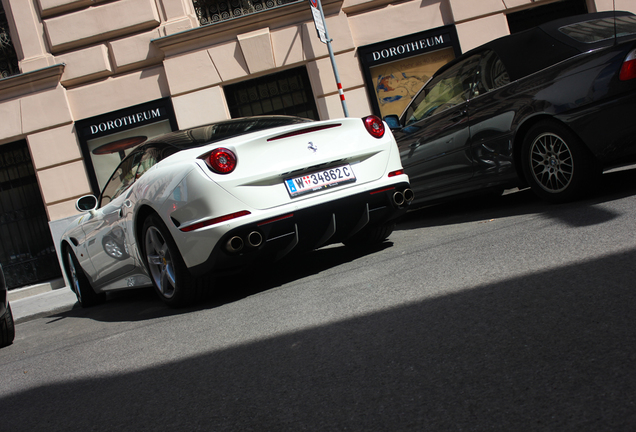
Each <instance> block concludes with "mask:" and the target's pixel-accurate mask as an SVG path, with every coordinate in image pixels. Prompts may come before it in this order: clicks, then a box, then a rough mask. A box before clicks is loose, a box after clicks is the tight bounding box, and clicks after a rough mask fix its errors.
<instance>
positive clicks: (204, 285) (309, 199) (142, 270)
mask: <svg viewBox="0 0 636 432" xmlns="http://www.w3.org/2000/svg"><path fill="white" fill-rule="evenodd" d="M408 181H409V180H408V177H407V176H406V175H405V174H404V171H403V169H402V165H401V162H400V155H399V153H398V149H397V146H396V143H395V140H394V138H393V135H392V134H391V132H390V131H389V129H388V128H387V127H386V125H385V124H384V123H383V122H382V120H380V119H379V118H377V117H375V116H370V117H366V118H363V119H360V118H346V119H338V120H329V121H311V120H307V119H301V118H297V117H283V116H268V117H253V118H243V119H234V120H228V121H223V122H220V123H215V124H210V125H206V126H201V127H197V128H193V129H188V130H183V131H178V132H173V133H169V134H166V135H162V136H159V137H156V138H153V139H150V140H147V141H145V142H144V143H142V144H140V145H139V146H138V147H137V148H135V149H134V150H133V151H132V152H131V153H130V154H129V155H128V156H126V158H125V159H123V160H122V162H121V164H120V165H119V167H118V168H117V169H116V170H115V172H114V173H113V175H112V177H111V178H110V180H109V181H108V183H107V184H106V186H105V187H104V190H103V191H102V193H101V195H100V197H99V198H98V197H95V196H93V195H88V196H84V197H82V198H80V199H79V200H78V201H77V204H76V207H77V209H78V211H81V212H83V215H82V216H80V217H78V219H77V220H75V221H74V222H72V223H71V224H70V226H69V227H68V228H67V230H66V232H65V233H64V235H63V237H62V243H61V251H62V257H63V264H64V268H65V271H66V274H67V276H68V279H69V281H70V282H71V284H72V289H73V291H74V292H75V294H76V295H77V298H78V301H79V302H80V304H81V305H82V306H90V305H93V304H95V303H98V302H99V301H101V300H102V299H103V298H104V295H105V293H106V292H107V291H111V290H117V289H125V288H134V287H142V286H151V285H154V287H155V289H156V291H157V293H158V294H159V296H160V297H161V299H162V300H163V301H164V302H165V303H166V304H168V305H169V306H175V307H176V306H184V305H187V304H190V303H192V302H193V301H195V300H197V299H198V298H200V296H201V295H202V294H204V292H205V290H207V289H209V287H210V286H211V283H210V281H211V279H212V278H213V276H214V275H218V274H223V273H228V272H234V271H237V270H241V269H244V268H246V267H247V266H250V265H251V264H254V262H255V261H257V260H258V261H259V262H262V261H263V260H280V259H281V258H283V257H285V256H288V255H290V254H298V253H301V252H307V251H311V250H313V249H316V248H319V247H322V246H325V245H328V244H332V243H337V242H342V243H344V244H346V245H351V246H367V245H370V244H373V243H379V242H382V241H384V240H385V239H386V238H387V237H388V236H389V234H390V233H391V232H392V230H393V226H394V221H395V219H396V218H397V217H398V216H400V215H402V214H403V213H404V212H406V208H407V206H408V205H409V204H410V202H411V201H412V200H413V193H412V191H411V190H410V188H409V183H408Z"/></svg>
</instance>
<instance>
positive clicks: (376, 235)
mask: <svg viewBox="0 0 636 432" xmlns="http://www.w3.org/2000/svg"><path fill="white" fill-rule="evenodd" d="M394 229H395V223H394V222H389V223H385V224H382V225H378V226H376V227H373V228H370V229H363V230H362V231H360V232H359V233H356V234H354V235H353V236H351V237H349V238H348V239H347V240H345V241H344V244H345V246H349V247H355V248H362V247H370V246H373V245H376V244H380V243H382V242H383V241H384V240H386V239H387V238H388V237H389V236H390V235H391V233H392V232H393V230H394Z"/></svg>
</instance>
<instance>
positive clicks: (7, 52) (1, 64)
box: [0, 4, 20, 78]
mask: <svg viewBox="0 0 636 432" xmlns="http://www.w3.org/2000/svg"><path fill="white" fill-rule="evenodd" d="M19 73H20V68H19V67H18V57H17V56H16V54H15V48H14V47H13V42H11V36H10V35H9V23H8V22H7V15H6V14H5V12H4V9H3V8H2V5H1V4H0V78H6V77H8V76H11V75H17V74H19Z"/></svg>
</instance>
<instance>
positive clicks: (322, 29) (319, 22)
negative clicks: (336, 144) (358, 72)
mask: <svg viewBox="0 0 636 432" xmlns="http://www.w3.org/2000/svg"><path fill="white" fill-rule="evenodd" d="M309 3H310V6H311V9H312V15H313V16H314V24H316V31H317V32H318V36H319V37H320V41H321V42H323V43H325V44H327V50H328V51H329V57H330V58H331V67H332V68H333V74H334V76H335V78H336V85H337V86H338V94H339V95H340V103H342V110H343V111H344V116H345V117H349V110H348V109H347V102H346V101H345V95H344V91H343V90H342V83H341V82H340V75H339V74H338V67H337V66H336V57H335V56H334V55H333V49H332V48H331V38H330V37H329V32H328V31H327V24H326V22H325V14H324V12H323V10H322V3H320V0H310V1H309Z"/></svg>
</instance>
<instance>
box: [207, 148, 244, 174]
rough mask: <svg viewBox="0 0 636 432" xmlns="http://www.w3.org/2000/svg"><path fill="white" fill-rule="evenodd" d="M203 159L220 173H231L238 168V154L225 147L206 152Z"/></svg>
mask: <svg viewBox="0 0 636 432" xmlns="http://www.w3.org/2000/svg"><path fill="white" fill-rule="evenodd" d="M201 159H203V160H204V161H205V163H206V164H207V165H208V167H210V169H211V170H212V171H214V172H216V173H218V174H229V173H231V172H232V171H234V169H235V168H236V155H235V154H234V152H233V151H232V150H229V149H226V148H223V147H219V148H217V149H214V150H212V151H211V152H210V153H206V154H204V155H203V156H201Z"/></svg>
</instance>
